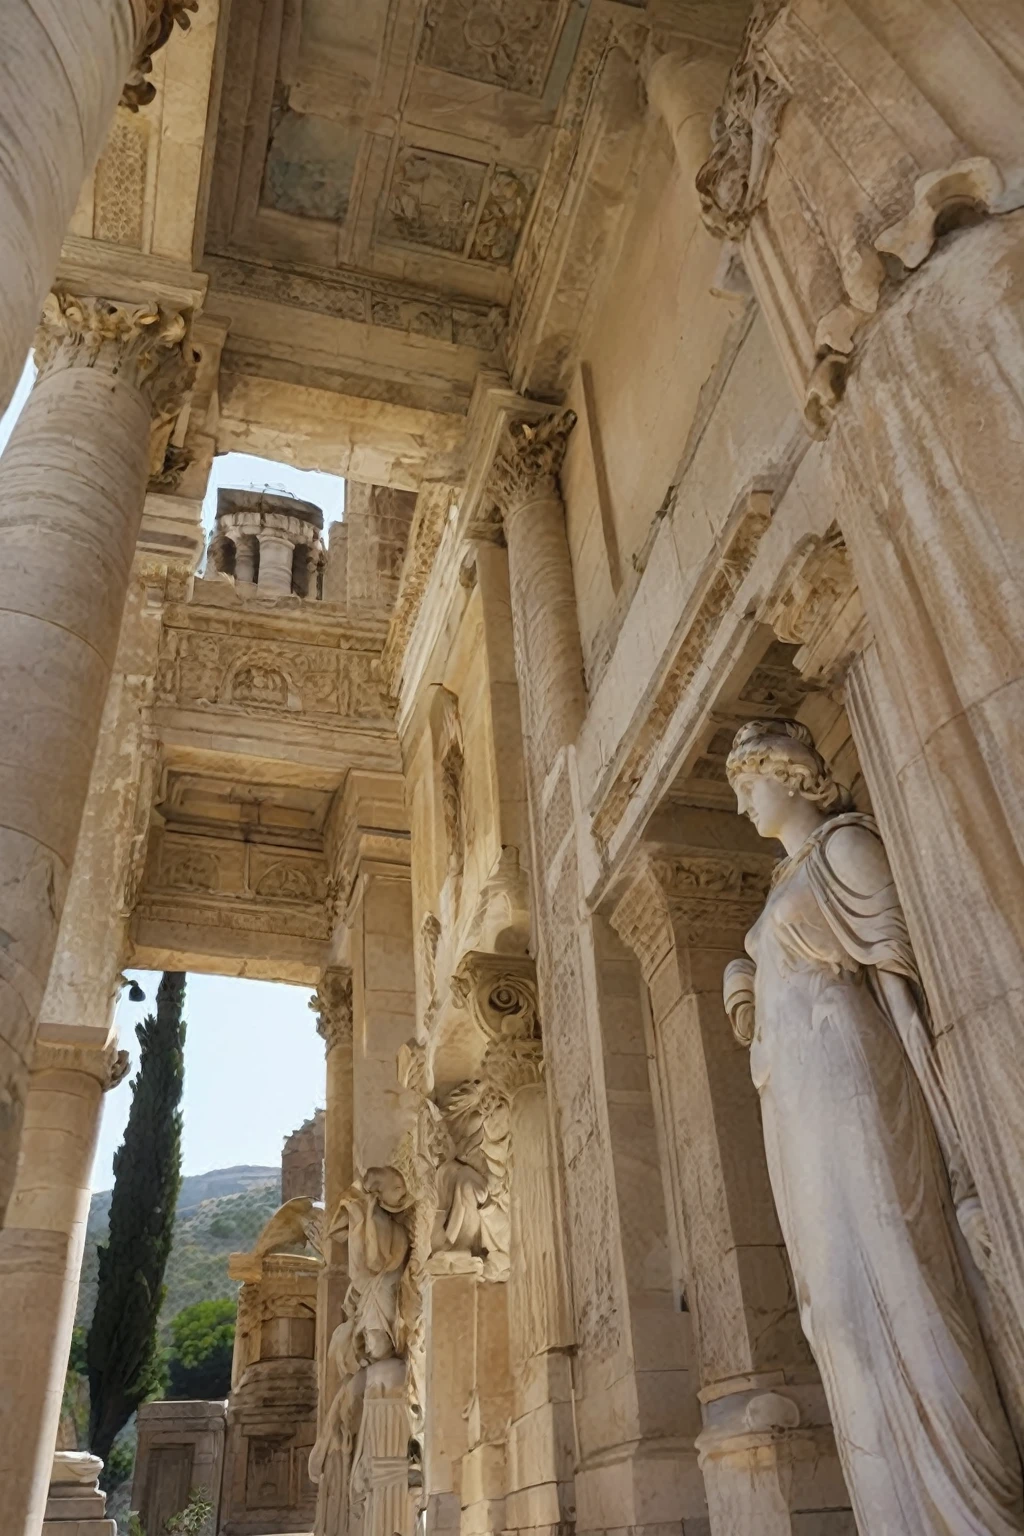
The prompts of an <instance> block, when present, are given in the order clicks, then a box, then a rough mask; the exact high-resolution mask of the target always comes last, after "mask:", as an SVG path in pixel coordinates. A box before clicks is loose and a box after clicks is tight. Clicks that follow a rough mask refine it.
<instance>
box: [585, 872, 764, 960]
mask: <svg viewBox="0 0 1024 1536" xmlns="http://www.w3.org/2000/svg"><path fill="white" fill-rule="evenodd" d="M774 867H775V861H774V860H773V859H772V858H771V857H770V856H769V855H763V854H746V853H743V854H740V853H735V854H728V853H717V852H716V853H709V852H707V851H706V850H704V849H697V848H693V849H690V848H678V849H677V848H670V847H660V846H659V847H656V848H655V849H652V850H646V851H645V852H643V853H642V854H641V855H640V856H639V857H638V859H637V861H636V864H635V872H634V875H633V879H632V881H631V882H630V884H629V886H628V887H627V889H626V891H625V892H624V894H623V895H622V897H621V898H620V900H619V902H618V905H617V906H616V908H615V910H614V912H613V913H612V916H611V922H612V926H613V927H614V929H615V931H616V932H617V933H618V934H619V937H620V938H621V939H622V940H623V941H624V942H625V943H626V944H628V945H629V947H630V948H631V949H632V950H633V952H634V954H635V955H636V957H637V959H638V960H639V961H640V966H641V969H642V970H643V973H644V978H645V980H647V981H648V982H649V981H650V980H651V978H652V976H653V975H654V973H655V971H656V970H657V969H658V966H659V965H660V964H661V963H662V961H663V960H664V959H665V957H666V956H667V955H668V954H669V953H670V951H671V949H672V947H673V945H677V946H681V947H683V948H686V947H689V946H692V945H702V946H707V947H709V948H714V949H722V948H726V949H728V948H732V949H735V948H737V947H738V946H741V945H742V942H743V938H744V935H745V934H746V932H747V930H748V929H749V928H750V927H752V926H753V924H754V922H755V921H756V920H757V917H758V914H759V913H760V911H761V909H762V907H763V906H764V903H765V900H766V899H767V896H768V890H769V887H770V885H771V877H772V870H773V869H774Z"/></svg>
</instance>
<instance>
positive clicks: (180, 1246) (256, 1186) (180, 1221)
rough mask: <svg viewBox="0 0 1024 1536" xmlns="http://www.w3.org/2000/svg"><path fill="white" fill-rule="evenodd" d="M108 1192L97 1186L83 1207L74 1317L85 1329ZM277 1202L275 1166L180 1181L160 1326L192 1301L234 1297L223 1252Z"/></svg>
mask: <svg viewBox="0 0 1024 1536" xmlns="http://www.w3.org/2000/svg"><path fill="white" fill-rule="evenodd" d="M110 1194H111V1192H110V1190H103V1191H101V1192H100V1193H98V1194H95V1195H93V1197H92V1204H91V1206H90V1209H89V1222H88V1226H87V1229H86V1241H85V1258H84V1261H83V1264H82V1283H81V1286H80V1288H79V1292H78V1314H77V1318H76V1321H77V1322H78V1323H80V1324H82V1325H83V1326H86V1327H87V1326H88V1323H89V1320H90V1318H91V1317H92V1311H93V1307H94V1306H95V1304H96V1273H97V1259H96V1248H97V1245H98V1244H99V1243H101V1242H105V1241H106V1238H107V1224H108V1220H109V1216H110ZM280 1202H281V1173H280V1169H278V1168H256V1167H249V1166H243V1167H239V1168H217V1169H214V1171H213V1172H212V1173H200V1174H194V1175H192V1176H191V1177H189V1178H186V1179H182V1181H181V1193H180V1195H179V1197H178V1210H177V1215H176V1217H175V1224H174V1244H173V1247H172V1248H171V1256H170V1259H169V1260H168V1264H167V1275H166V1285H167V1295H166V1297H165V1298H164V1305H163V1310H162V1312H161V1319H160V1320H161V1327H162V1328H163V1329H166V1327H167V1325H168V1323H169V1322H170V1319H171V1318H172V1317H174V1316H175V1314H176V1313H178V1312H180V1311H181V1309H182V1307H188V1306H191V1304H192V1303H193V1302H194V1301H213V1300H215V1299H216V1298H217V1297H220V1296H229V1297H231V1298H232V1299H233V1298H234V1296H235V1293H236V1291H237V1289H238V1287H237V1285H235V1283H234V1282H233V1281H231V1280H229V1279H228V1268H227V1258H228V1254H229V1253H236V1252H238V1251H239V1250H244V1249H246V1248H249V1247H251V1246H252V1244H253V1242H254V1241H255V1239H256V1237H257V1235H258V1233H259V1231H260V1229H261V1228H262V1226H263V1224H264V1223H265V1222H266V1220H267V1217H268V1216H270V1215H271V1214H272V1213H273V1212H274V1211H275V1210H276V1209H277V1207H278V1205H279V1204H280Z"/></svg>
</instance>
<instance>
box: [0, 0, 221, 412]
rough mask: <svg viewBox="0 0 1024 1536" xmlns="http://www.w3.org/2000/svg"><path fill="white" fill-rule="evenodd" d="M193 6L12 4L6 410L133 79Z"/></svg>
mask: <svg viewBox="0 0 1024 1536" xmlns="http://www.w3.org/2000/svg"><path fill="white" fill-rule="evenodd" d="M188 9H192V10H194V9H195V6H194V5H193V4H190V3H189V0H90V3H89V4H88V5H68V4H66V3H65V0H6V3H5V5H4V10H3V37H4V46H3V49H2V50H0V102H2V103H3V106H2V109H0V412H2V411H3V410H4V409H5V408H6V406H7V403H8V401H9V400H10V398H11V395H12V393H13V391H14V386H15V385H16V384H17V382H18V378H19V375H20V374H21V370H22V368H23V366H24V363H25V358H26V357H27V356H28V350H29V347H30V345H31V342H32V333H33V331H34V330H35V326H36V321H37V320H38V318H39V310H40V308H41V307H42V303H43V299H44V298H45V296H46V292H47V289H48V288H49V286H50V284H51V283H52V281H53V277H54V273H55V272H56V270H57V263H58V261H59V259H60V247H61V241H62V240H63V238H64V235H65V233H66V232H67V227H68V224H69V223H70V220H71V215H72V214H73V213H74V211H75V204H76V202H77V201H78V196H79V193H80V192H81V190H82V184H83V182H84V181H85V178H86V177H87V176H88V175H89V173H90V172H91V170H92V168H93V166H94V165H95V163H96V160H97V158H98V156H99V153H100V150H101V149H102V148H103V141H104V139H105V137H106V134H107V130H108V129H109V127H110V122H111V119H112V118H113V116H114V109H115V107H116V106H117V101H118V97H119V96H120V95H121V92H122V88H125V85H126V81H127V80H128V78H129V74H132V73H133V65H134V66H135V71H134V73H133V81H134V83H133V84H131V85H129V86H127V88H126V94H125V100H126V102H127V101H132V102H135V103H138V102H144V101H147V100H149V98H150V97H151V96H152V95H153V88H152V86H151V85H149V83H148V82H145V81H144V79H143V76H142V74H141V73H139V70H140V69H141V68H142V67H144V65H145V63H146V62H147V61H148V57H149V54H150V53H151V52H152V51H153V49H154V48H156V47H159V45H160V43H161V42H163V41H164V40H165V39H166V35H167V33H168V32H169V30H170V27H171V24H172V22H173V21H174V20H177V21H178V22H179V23H180V24H181V25H186V26H187V24H188V18H187V17H186V16H185V15H184V14H183V13H184V12H185V11H186V10H188Z"/></svg>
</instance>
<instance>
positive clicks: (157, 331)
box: [34, 289, 196, 416]
mask: <svg viewBox="0 0 1024 1536" xmlns="http://www.w3.org/2000/svg"><path fill="white" fill-rule="evenodd" d="M34 349H35V360H36V366H37V367H38V369H39V377H40V378H44V377H45V376H46V375H47V374H49V373H54V372H56V371H57V370H58V369H60V368H74V367H78V368H97V367H99V368H103V369H105V370H107V371H108V372H109V373H111V374H114V375H116V376H118V377H121V378H123V379H125V380H126V382H128V383H129V384H130V385H131V386H132V387H134V388H135V389H137V390H138V391H139V392H140V394H142V396H143V398H144V399H145V400H146V402H147V404H148V405H149V408H150V411H151V412H152V414H153V415H154V416H169V415H173V414H174V413H175V412H176V411H177V410H179V409H180V407H181V404H182V401H183V398H184V396H185V394H186V393H187V391H188V390H189V389H191V387H192V383H193V380H194V379H195V372H196V354H195V351H194V349H193V347H192V344H191V316H190V315H189V314H188V313H186V312H183V311H181V310H174V309H165V308H164V307H163V306H162V305H160V304H157V303H153V304H116V303H114V302H113V301H111V300H110V299H98V298H92V297H86V298H78V297H76V295H74V294H71V293H66V292H62V291H58V290H56V289H55V290H54V291H53V292H51V293H50V294H48V295H47V297H46V300H45V302H44V304H43V313H42V317H41V319H40V323H39V327H38V329H37V331H36V336H35V342H34Z"/></svg>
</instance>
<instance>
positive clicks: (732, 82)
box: [697, 0, 789, 240]
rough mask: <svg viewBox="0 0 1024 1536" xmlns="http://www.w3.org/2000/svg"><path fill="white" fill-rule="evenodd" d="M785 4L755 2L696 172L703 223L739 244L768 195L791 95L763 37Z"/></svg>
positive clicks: (770, 0)
mask: <svg viewBox="0 0 1024 1536" xmlns="http://www.w3.org/2000/svg"><path fill="white" fill-rule="evenodd" d="M786 4H787V0H755V5H754V9H753V12H752V13H751V17H750V20H749V22H748V23H747V30H746V32H745V33H744V37H743V44H742V46H741V48H740V54H739V58H738V59H737V60H736V62H735V64H734V65H733V67H732V70H731V72H730V74H729V80H728V83H727V85H726V88H725V100H724V101H723V102H722V105H721V106H720V107H719V109H718V111H717V112H716V113H715V115H714V117H713V118H712V121H711V139H712V144H713V146H714V147H713V148H712V151H711V154H710V156H709V157H708V159H707V160H706V161H705V162H704V164H703V165H702V166H701V168H700V170H699V171H698V172H697V195H698V196H699V198H700V206H701V213H702V216H703V219H704V223H705V225H706V226H707V228H708V229H709V230H710V231H711V233H712V234H713V235H718V236H719V237H720V238H722V239H728V240H738V239H739V238H740V237H741V236H742V235H743V234H745V232H746V230H747V227H748V225H749V224H750V221H751V219H752V218H753V216H754V214H755V213H756V211H757V209H758V207H759V206H760V204H761V201H762V199H763V197H764V188H765V181H766V179H767V176H768V169H769V166H770V165H771V158H772V153H773V150H774V147H775V140H776V138H777V137H778V132H779V122H780V120H781V117H782V111H783V108H784V107H785V105H786V102H787V101H788V100H789V91H788V90H787V89H786V87H785V85H783V83H782V81H781V80H779V78H778V76H777V75H776V74H775V73H774V71H773V69H772V66H771V63H770V61H769V59H768V56H767V53H766V51H765V47H764V44H765V38H766V37H767V35H768V33H769V31H770V30H771V28H772V26H773V25H774V24H775V22H776V21H777V19H778V17H779V15H780V13H781V12H782V11H783V10H784V9H785V6H786Z"/></svg>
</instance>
